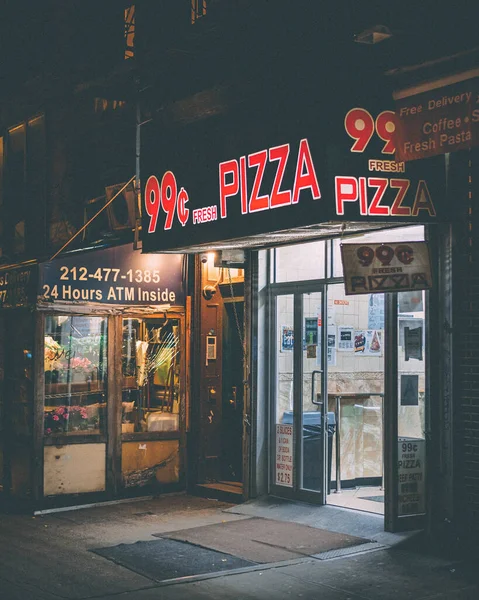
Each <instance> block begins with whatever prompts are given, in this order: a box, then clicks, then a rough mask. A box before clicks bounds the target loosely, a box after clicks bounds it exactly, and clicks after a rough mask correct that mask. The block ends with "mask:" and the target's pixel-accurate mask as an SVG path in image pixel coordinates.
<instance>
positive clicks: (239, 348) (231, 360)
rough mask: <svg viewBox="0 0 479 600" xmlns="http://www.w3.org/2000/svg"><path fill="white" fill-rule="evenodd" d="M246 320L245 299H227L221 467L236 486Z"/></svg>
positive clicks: (240, 473)
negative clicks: (243, 338) (244, 324)
mask: <svg viewBox="0 0 479 600" xmlns="http://www.w3.org/2000/svg"><path fill="white" fill-rule="evenodd" d="M243 323H244V302H242V301H237V300H236V299H235V298H232V299H231V300H230V301H227V300H225V301H224V304H223V378H222V379H223V381H222V386H223V389H222V402H223V407H222V421H223V422H222V428H221V467H220V469H221V478H222V480H223V481H224V482H228V483H229V484H231V485H235V486H236V487H240V486H241V483H242V481H243V378H244V374H243V342H242V335H243V333H242V332H243ZM238 484H239V485H238Z"/></svg>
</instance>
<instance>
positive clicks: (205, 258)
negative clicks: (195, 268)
mask: <svg viewBox="0 0 479 600" xmlns="http://www.w3.org/2000/svg"><path fill="white" fill-rule="evenodd" d="M200 259H201V262H202V263H203V264H206V263H207V262H208V255H207V254H200Z"/></svg>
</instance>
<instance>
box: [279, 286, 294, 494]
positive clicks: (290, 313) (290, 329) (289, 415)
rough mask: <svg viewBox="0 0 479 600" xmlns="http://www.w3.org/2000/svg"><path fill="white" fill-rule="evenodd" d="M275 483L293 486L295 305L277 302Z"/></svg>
mask: <svg viewBox="0 0 479 600" xmlns="http://www.w3.org/2000/svg"><path fill="white" fill-rule="evenodd" d="M276 331H277V334H276V335H277V343H276V402H275V446H276V447H275V450H276V452H275V481H274V483H275V484H276V485H282V486H286V487H292V486H293V369H294V366H293V365H294V344H295V339H294V301H293V295H292V294H287V295H284V296H278V297H277V298H276Z"/></svg>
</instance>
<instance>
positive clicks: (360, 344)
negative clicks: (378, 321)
mask: <svg viewBox="0 0 479 600" xmlns="http://www.w3.org/2000/svg"><path fill="white" fill-rule="evenodd" d="M354 352H355V353H356V354H359V355H361V356H382V353H383V344H382V331H380V330H378V329H355V330H354Z"/></svg>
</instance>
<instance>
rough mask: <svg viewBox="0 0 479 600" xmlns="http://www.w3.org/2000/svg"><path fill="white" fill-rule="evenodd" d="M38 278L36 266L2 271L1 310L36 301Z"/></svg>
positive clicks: (0, 277)
mask: <svg viewBox="0 0 479 600" xmlns="http://www.w3.org/2000/svg"><path fill="white" fill-rule="evenodd" d="M37 277H38V267H37V266H36V265H33V266H24V267H16V268H12V269H7V270H4V271H0V309H1V308H18V307H21V306H28V305H29V304H32V303H33V302H34V301H35V288H36V284H37Z"/></svg>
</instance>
